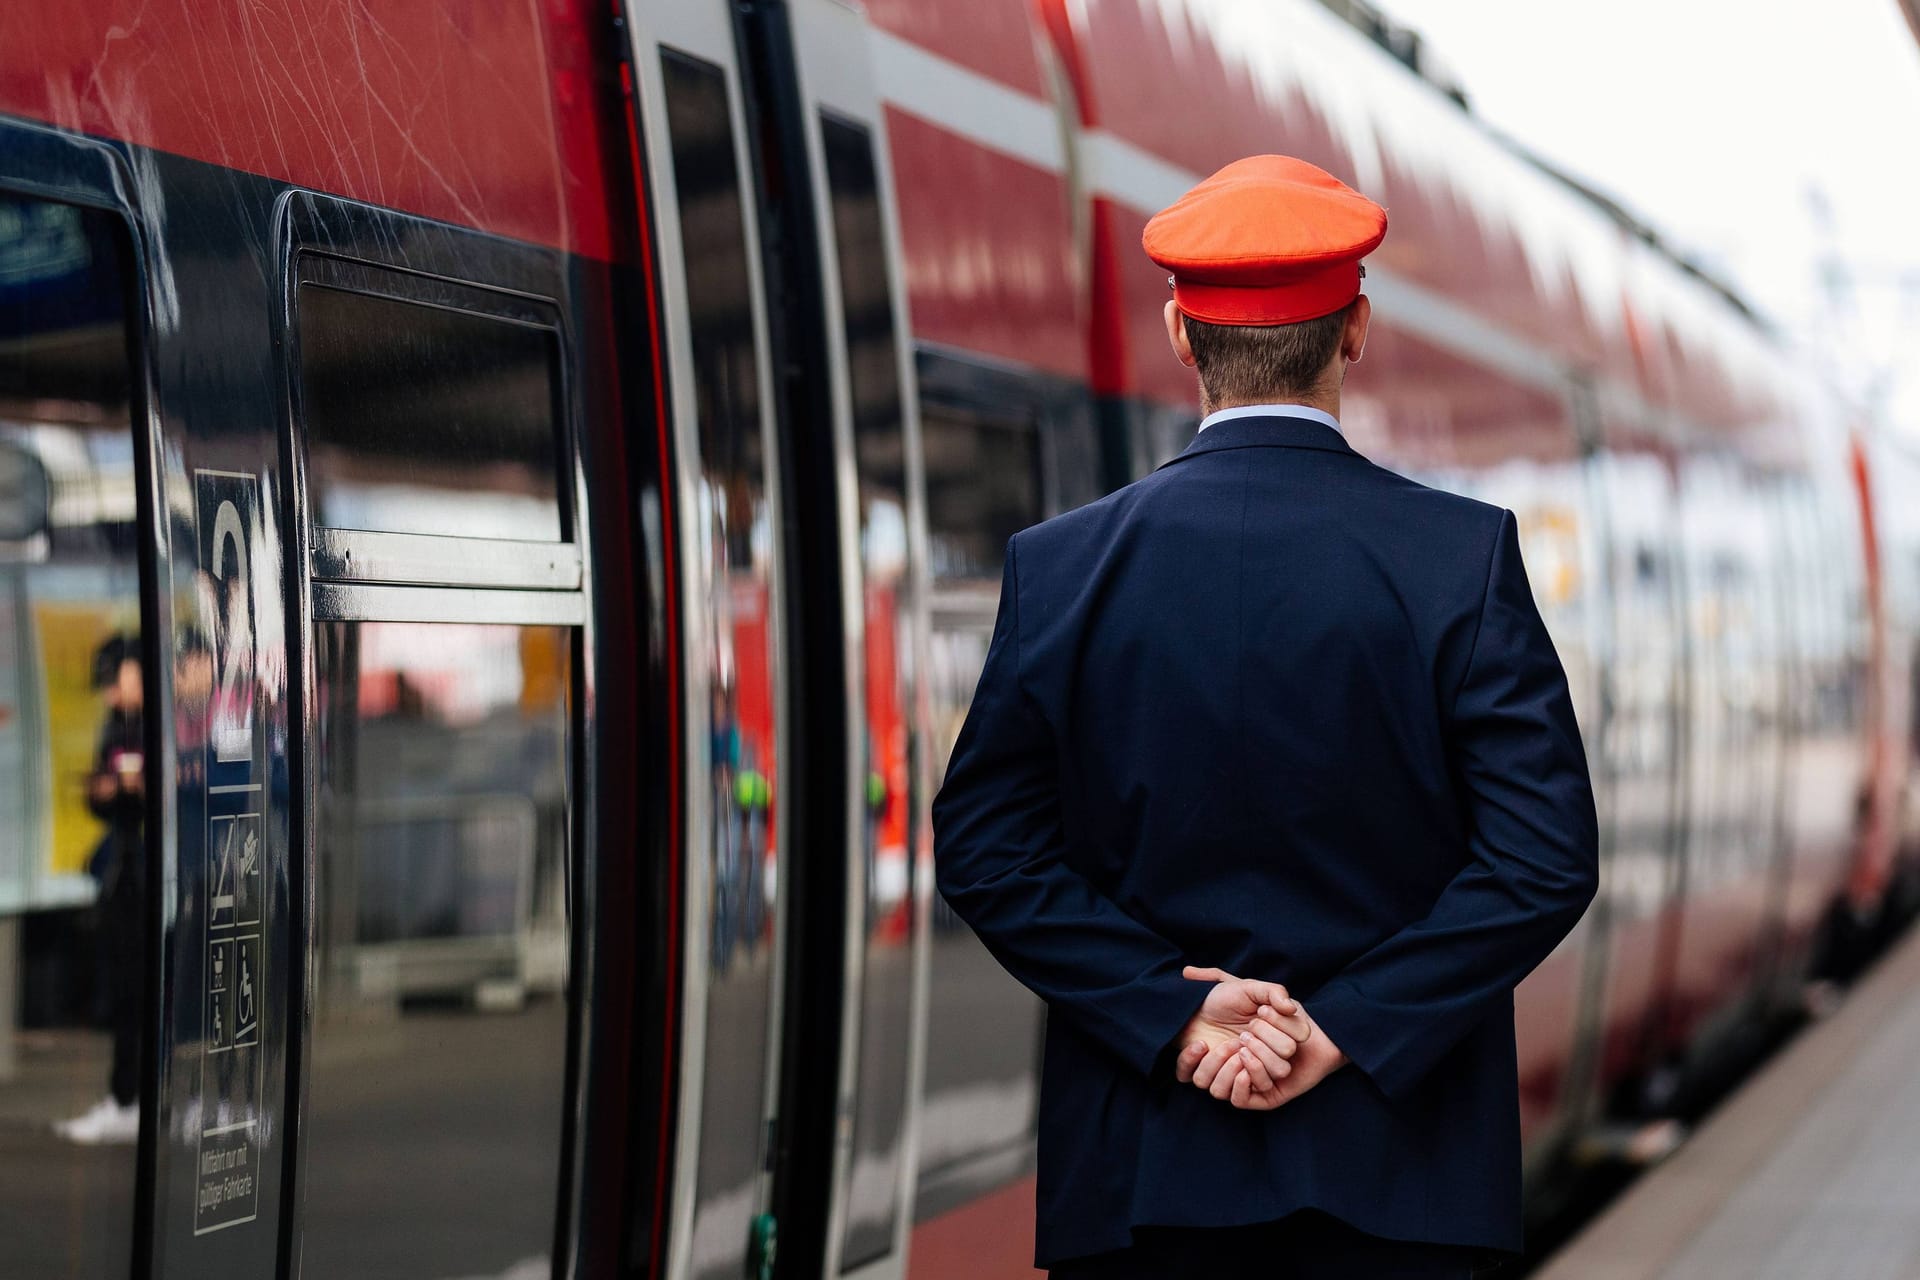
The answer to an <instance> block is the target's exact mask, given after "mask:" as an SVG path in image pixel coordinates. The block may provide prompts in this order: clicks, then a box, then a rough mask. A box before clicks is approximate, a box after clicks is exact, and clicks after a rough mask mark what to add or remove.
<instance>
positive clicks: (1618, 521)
mask: <svg viewBox="0 0 1920 1280" xmlns="http://www.w3.org/2000/svg"><path fill="white" fill-rule="evenodd" d="M1611 435H1612V437H1613V438H1611V439H1610V440H1609V442H1608V446H1607V448H1606V450H1605V451H1604V452H1602V453H1601V455H1600V456H1599V458H1598V465H1599V468H1600V477H1601V481H1602V490H1603V492H1604V494H1605V496H1606V501H1607V514H1608V523H1609V533H1610V538H1609V551H1608V567H1607V576H1608V580H1609V597H1610V601H1611V605H1612V608H1611V615H1612V628H1611V639H1610V644H1609V662H1608V664H1607V681H1608V703H1609V708H1608V715H1607V721H1606V727H1605V730H1604V731H1603V732H1602V733H1600V734H1598V735H1597V737H1596V738H1595V740H1594V741H1593V743H1592V745H1591V747H1590V750H1591V752H1592V755H1593V769H1594V773H1595V777H1596V783H1597V784H1600V785H1599V793H1600V800H1601V804H1602V813H1601V817H1602V826H1601V829H1602V832H1603V846H1602V847H1603V855H1602V856H1603V863H1602V865H1603V868H1604V875H1603V880H1602V883H1603V884H1604V886H1605V889H1604V892H1605V899H1604V903H1603V909H1604V912H1605V920H1606V933H1607V946H1606V954H1605V962H1606V973H1605V978H1604V981H1603V983H1602V984H1601V991H1600V995H1599V1010H1598V1014H1597V1016H1598V1027H1597V1030H1596V1034H1597V1035H1598V1037H1599V1043H1598V1046H1597V1049H1596V1052H1597V1061H1596V1064H1595V1084H1596V1085H1597V1087H1598V1088H1599V1090H1600V1091H1601V1096H1602V1099H1603V1101H1605V1100H1610V1099H1611V1097H1612V1094H1613V1093H1614V1091H1615V1090H1616V1089H1617V1088H1620V1087H1622V1086H1624V1085H1626V1084H1627V1082H1628V1078H1629V1074H1630V1073H1631V1072H1632V1071H1633V1070H1634V1069H1635V1068H1637V1067H1638V1066H1639V1065H1640V1064H1642V1063H1643V1062H1644V1061H1645V1049H1646V1036H1647V1032H1648V1029H1649V1027H1648V1024H1649V1020H1650V1018H1651V1011H1652V1010H1653V1008H1654V1007H1655V1006H1656V1003H1657V1001H1658V999H1659V995H1660V992H1661V990H1662V983H1663V979H1664V975H1665V964H1666V959H1667V956H1668V954H1669V952H1670V950H1671V947H1670V944H1671V942H1672V940H1673V928H1672V923H1673V922H1672V915H1673V912H1674V909H1675V905H1674V890H1675V887H1676V885H1677V883H1678V879H1679V847H1678V838H1679V827H1678V812H1677V811H1678V797H1679V794H1680V784H1681V766H1682V755H1681V752H1682V747H1683V741H1682V738H1681V732H1680V731H1681V728H1682V725H1683V724H1684V705H1685V696H1686V686H1685V682H1684V680H1683V678H1682V676H1683V673H1684V670H1685V660H1686V652H1687V649H1686V633H1685V631H1684V629H1683V625H1682V618H1681V614H1680V609H1679V602H1680V596H1679V590H1680V587H1679V574H1680V564H1679V559H1680V557H1679V555H1678V554H1677V552H1676V550H1675V543H1676V541H1677V534H1676V521H1677V519H1678V515H1677V510H1676V506H1677V504H1676V498H1675V489H1674V477H1673V464H1672V461H1671V458H1670V457H1669V456H1668V451H1667V450H1665V449H1664V448H1663V447H1662V446H1661V445H1660V444H1659V443H1658V442H1657V441H1653V440H1649V439H1647V438H1645V437H1639V438H1636V433H1633V432H1629V431H1615V432H1613V433H1611Z"/></svg>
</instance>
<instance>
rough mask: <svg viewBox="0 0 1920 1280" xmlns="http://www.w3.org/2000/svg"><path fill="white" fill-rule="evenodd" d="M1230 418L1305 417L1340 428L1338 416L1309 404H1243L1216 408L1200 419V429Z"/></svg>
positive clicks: (1310, 420) (1327, 425)
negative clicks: (1237, 406) (1228, 407)
mask: <svg viewBox="0 0 1920 1280" xmlns="http://www.w3.org/2000/svg"><path fill="white" fill-rule="evenodd" d="M1229 418H1305V419H1306V420H1307V421H1308V422H1317V423H1319V424H1320V425H1321V426H1323V427H1332V428H1333V429H1334V430H1335V431H1339V430H1340V420H1339V419H1338V418H1336V417H1334V416H1333V415H1332V414H1330V413H1328V412H1326V411H1325V410H1324V409H1316V408H1314V407H1313V406H1312V405H1307V404H1243V405H1241V406H1240V407H1239V408H1237V409H1215V410H1214V411H1213V412H1212V413H1210V414H1208V415H1207V416H1206V417H1204V418H1202V419H1201V420H1200V430H1202V431H1205V430H1206V429H1207V428H1208V427H1210V426H1212V425H1213V424H1214V423H1216V422H1225V421H1227V420H1228V419H1229Z"/></svg>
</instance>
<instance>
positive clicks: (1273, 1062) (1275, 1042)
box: [1240, 1023, 1294, 1084]
mask: <svg viewBox="0 0 1920 1280" xmlns="http://www.w3.org/2000/svg"><path fill="white" fill-rule="evenodd" d="M1269 1036H1271V1040H1269ZM1240 1042H1242V1048H1244V1050H1246V1052H1248V1054H1252V1055H1254V1059H1256V1061H1258V1063H1260V1069H1261V1075H1265V1077H1267V1079H1271V1080H1284V1079H1286V1075H1288V1073H1290V1071H1292V1063H1288V1061H1286V1059H1288V1057H1292V1050H1294V1038H1292V1036H1288V1034H1284V1032H1279V1031H1275V1029H1273V1027H1267V1025H1265V1023H1254V1025H1252V1027H1248V1029H1246V1031H1242V1032H1240ZM1283 1046H1284V1048H1283ZM1254 1084H1260V1080H1258V1079H1256V1080H1254Z"/></svg>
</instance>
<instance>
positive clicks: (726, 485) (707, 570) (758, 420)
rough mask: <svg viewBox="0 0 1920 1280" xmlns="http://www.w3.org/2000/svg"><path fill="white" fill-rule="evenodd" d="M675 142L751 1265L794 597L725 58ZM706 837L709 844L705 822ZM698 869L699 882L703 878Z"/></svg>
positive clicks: (710, 862) (710, 1153)
mask: <svg viewBox="0 0 1920 1280" xmlns="http://www.w3.org/2000/svg"><path fill="white" fill-rule="evenodd" d="M661 72H662V76H663V79H664V82H665V86H666V100H667V124H668V130H669V133H670V134H671V137H672V143H673V177H674V186H675V188H676V191H677V193H678V211H679V222H680V237H681V251H682V254H683V266H684V268H685V271H686V286H687V288H686V293H687V308H688V321H689V323H688V341H689V345H690V346H691V348H692V363H693V379H692V387H691V391H692V393H693V398H694V405H695V412H696V417H697V423H696V426H697V431H698V459H699V468H700V474H699V481H698V488H697V489H696V491H695V497H694V504H693V518H694V521H695V522H696V526H697V533H696V534H695V536H694V539H693V541H692V542H691V544H690V545H688V546H687V547H686V548H685V557H686V559H685V563H686V566H687V572H688V574H689V576H690V578H691V580H692V588H693V591H694V595H695V599H696V600H697V601H698V604H697V605H696V606H695V608H696V610H697V612H696V615H695V617H694V618H693V619H692V620H691V622H692V626H691V627H690V631H691V634H693V635H695V636H697V637H700V643H701V644H702V646H703V649H702V650H701V651H696V652H694V653H692V654H691V655H690V658H689V661H690V663H691V664H694V665H695V666H696V669H697V670H699V671H700V673H701V674H702V675H703V676H704V679H705V682H706V685H707V700H706V701H707V706H706V711H707V715H708V717H709V719H708V723H707V729H708V741H709V742H710V744H711V746H710V749H709V753H708V755H707V758H706V760H705V762H704V765H705V768H704V771H703V772H704V777H702V776H700V765H701V763H702V762H700V761H697V760H696V761H695V764H694V768H695V770H696V776H695V779H694V782H693V785H694V786H696V787H699V788H701V789H702V791H703V792H704V798H705V801H706V803H705V805H704V806H700V805H696V806H695V812H696V814H697V813H698V812H699V810H700V809H701V808H704V809H705V811H706V815H707V832H706V839H705V843H706V865H705V873H706V874H705V881H706V884H707V885H708V910H707V919H706V921H705V922H704V926H703V925H702V924H701V923H700V922H696V923H695V925H694V928H696V929H702V928H703V927H704V932H705V935H706V938H705V941H706V946H707V959H708V964H709V973H710V977H709V983H708V991H707V1015H706V1041H707V1044H708V1050H707V1054H706V1063H707V1066H706V1081H705V1087H704V1090H703V1092H702V1100H701V1104H700V1139H699V1143H698V1150H699V1152H700V1157H699V1167H698V1170H697V1172H696V1175H695V1177H696V1181H695V1187H694V1197H695V1218H694V1227H693V1236H694V1243H693V1253H694V1256H695V1258H696V1259H697V1262H696V1270H697V1274H700V1275H703V1276H706V1275H713V1276H719V1275H739V1274H740V1271H741V1267H742V1266H743V1265H744V1257H745V1250H746V1247H747V1240H748V1227H749V1223H750V1220H751V1218H752V1216H753V1214H754V1212H755V1210H756V1208H757V1207H758V1206H759V1205H760V1204H761V1203H762V1202H763V1200H764V1197H765V1195H766V1191H767V1187H766V1175H765V1169H766V1166H767V1160H766V1135H767V1125H766V1110H765V1107H764V1106H763V1105H762V1102H761V1100H762V1099H763V1098H765V1097H766V1096H767V1089H768V1083H769V1062H770V1058H771V1053H772V1040H771V1036H770V1031H771V1020H772V1018H773V1016H774V1013H773V1004H772V999H773V987H772V981H773V979H772V971H773V965H772V961H773V926H774V915H775V907H776V897H775V895H776V891H777V886H778V884H779V875H778V871H779V866H780V854H779V837H780V821H781V817H782V814H783V802H782V799H781V795H780V786H779V783H780V770H779V767H778V763H779V758H780V753H781V750H782V746H781V743H780V740H779V725H778V721H777V719H776V716H777V714H778V708H779V707H780V705H781V691H780V685H779V678H778V677H779V673H778V668H777V666H776V664H775V661H774V653H775V647H776V646H777V645H778V644H779V642H780V634H779V631H778V629H777V625H776V618H777V615H778V608H779V593H778V587H777V581H776V577H775V573H774V541H775V537H774V523H773V510H772V506H771V501H772V499H771V494H770V492H769V483H770V481H769V476H768V467H767V458H768V454H769V450H768V446H767V438H766V436H765V435H764V434H763V433H764V432H765V431H766V426H765V424H764V423H763V421H762V391H761V386H760V373H759V360H760V356H759V351H758V348H757V343H756V341H755V337H754V333H755V330H754V315H753V292H752V289H753V282H752V275H751V271H750V267H749V257H748V250H747V244H748V241H747V222H746V217H747V214H746V209H745V206H744V205H743V204H742V201H741V195H740V179H739V169H738V156H737V152H736V150H735V138H734V131H733V124H732V120H731V117H730V116H729V113H728V101H727V85H726V80H725V78H724V76H723V74H722V72H721V70H720V68H718V67H716V66H714V65H713V64H712V63H709V62H702V61H699V60H698V59H695V58H690V57H686V56H684V55H681V54H676V53H665V54H663V55H662V57H661ZM694 838H695V839H698V838H699V836H698V833H697V829H696V834H695V836H694ZM694 874H695V876H698V875H699V872H698V871H696V872H695V873H694Z"/></svg>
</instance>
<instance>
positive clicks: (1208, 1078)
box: [1193, 1041, 1238, 1089]
mask: <svg viewBox="0 0 1920 1280" xmlns="http://www.w3.org/2000/svg"><path fill="white" fill-rule="evenodd" d="M1237 1047H1238V1046H1237V1044H1236V1043H1235V1042H1232V1041H1229V1042H1228V1043H1226V1044H1219V1045H1215V1046H1214V1047H1213V1048H1211V1049H1209V1050H1207V1052H1206V1054H1205V1055H1204V1056H1203V1057H1202V1058H1201V1059H1200V1062H1199V1064H1198V1065H1197V1066H1195V1067H1194V1069H1193V1082H1194V1083H1195V1084H1196V1085H1199V1086H1200V1087H1201V1088H1202V1089H1210V1088H1212V1087H1213V1082H1214V1079H1215V1078H1216V1077H1217V1076H1219V1074H1220V1069H1221V1068H1222V1067H1224V1066H1226V1064H1227V1059H1229V1058H1231V1057H1232V1056H1233V1054H1234V1051H1235V1049H1236V1048H1237Z"/></svg>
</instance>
